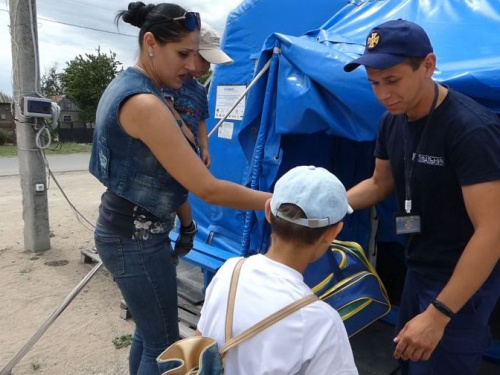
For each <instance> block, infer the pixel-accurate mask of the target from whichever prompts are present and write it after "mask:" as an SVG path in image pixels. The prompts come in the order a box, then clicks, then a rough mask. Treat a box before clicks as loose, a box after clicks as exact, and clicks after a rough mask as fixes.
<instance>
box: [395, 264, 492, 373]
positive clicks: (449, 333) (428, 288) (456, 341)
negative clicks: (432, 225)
mask: <svg viewBox="0 0 500 375" xmlns="http://www.w3.org/2000/svg"><path fill="white" fill-rule="evenodd" d="M471 272H472V271H471ZM445 284H446V283H445V282H442V281H436V280H430V279H428V278H425V277H423V276H421V275H419V274H418V273H416V272H415V271H411V270H408V272H407V274H406V280H405V286H404V289H403V296H402V298H401V305H400V309H399V317H398V322H397V324H396V327H395V332H396V334H398V333H399V331H400V330H401V329H402V328H403V327H404V325H405V324H406V322H408V321H409V320H411V319H412V318H413V317H414V316H416V315H418V314H420V313H422V312H423V311H425V309H427V307H428V306H429V304H430V302H431V301H432V300H433V299H434V298H436V297H437V295H438V294H439V293H440V292H441V290H442V289H443V288H444V286H445ZM499 285H500V263H499V264H497V267H496V268H495V269H494V270H493V272H492V274H491V275H490V277H489V278H488V279H487V280H486V282H485V283H484V284H483V286H482V287H481V288H480V289H479V290H478V291H477V292H476V293H475V294H474V295H473V296H472V297H471V298H470V299H469V301H468V302H467V303H466V304H465V305H464V307H462V309H460V311H459V312H458V313H457V314H455V316H454V317H453V319H451V321H450V323H448V325H447V326H446V328H445V331H444V335H443V338H442V339H441V341H440V342H439V344H438V346H437V347H436V349H435V350H434V351H433V353H432V355H431V357H430V358H429V360H428V361H418V362H411V361H400V365H401V373H402V374H403V375H473V374H476V373H477V372H478V371H479V368H480V366H481V361H482V356H483V353H484V351H485V350H486V349H487V348H488V347H489V346H490V344H491V334H490V327H489V323H488V320H489V317H490V315H491V312H492V311H493V309H494V308H495V305H496V302H497V301H498V298H499V295H500V287H499Z"/></svg>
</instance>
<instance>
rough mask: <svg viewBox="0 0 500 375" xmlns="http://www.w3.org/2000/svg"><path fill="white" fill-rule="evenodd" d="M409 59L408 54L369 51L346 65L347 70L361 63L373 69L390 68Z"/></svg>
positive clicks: (350, 70) (351, 69) (349, 70)
mask: <svg viewBox="0 0 500 375" xmlns="http://www.w3.org/2000/svg"><path fill="white" fill-rule="evenodd" d="M406 59H407V57H406V56H397V55H391V54H388V53H367V54H365V55H363V56H361V57H358V58H357V59H356V60H354V61H351V62H350V63H349V64H346V65H345V66H344V70H345V71H346V72H352V71H353V70H354V69H356V68H357V67H358V66H360V65H364V66H367V67H369V68H373V69H380V70H384V69H389V68H391V67H393V66H394V65H398V64H400V63H402V62H403V61H405V60H406Z"/></svg>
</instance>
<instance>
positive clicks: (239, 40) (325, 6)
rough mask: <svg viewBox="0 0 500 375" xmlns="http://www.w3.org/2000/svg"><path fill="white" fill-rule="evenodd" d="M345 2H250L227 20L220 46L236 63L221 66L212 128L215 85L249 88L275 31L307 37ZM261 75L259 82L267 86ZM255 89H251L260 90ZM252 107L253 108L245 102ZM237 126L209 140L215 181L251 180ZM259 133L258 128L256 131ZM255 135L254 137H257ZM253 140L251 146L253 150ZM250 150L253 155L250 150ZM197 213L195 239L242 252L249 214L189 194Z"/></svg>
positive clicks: (211, 96) (209, 124)
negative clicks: (225, 135)
mask: <svg viewBox="0 0 500 375" xmlns="http://www.w3.org/2000/svg"><path fill="white" fill-rule="evenodd" d="M345 4H346V1H345V0H313V1H309V2H293V3H290V2H289V1H286V0H246V1H243V2H242V4H241V5H240V6H238V7H237V8H236V9H234V10H233V11H232V12H231V13H230V14H229V16H228V19H227V23H226V28H225V32H224V35H223V36H222V39H221V48H222V49H223V50H224V51H225V52H226V53H227V54H228V55H229V56H231V57H232V58H233V59H234V64H232V65H230V66H217V67H216V68H215V70H214V74H213V76H212V82H211V84H210V89H209V110H210V114H211V116H212V117H211V118H210V119H208V120H207V128H208V130H211V129H212V128H213V127H214V126H215V125H216V124H217V122H218V120H219V119H216V118H213V116H214V113H215V107H216V92H217V87H218V86H221V85H248V84H249V83H250V82H251V81H252V78H253V76H254V73H255V72H256V71H258V70H256V63H257V61H258V58H259V57H260V56H261V50H262V45H263V43H264V41H265V40H266V38H267V37H268V36H269V35H271V34H272V33H274V32H282V33H285V34H288V35H296V36H299V35H303V34H304V33H305V32H307V31H309V30H312V29H315V28H317V27H318V25H321V24H323V23H324V22H326V21H327V20H328V19H329V18H330V17H331V16H332V15H333V14H335V13H336V12H337V11H338V10H340V9H341V8H342V7H343V6H344V5H345ZM265 82H266V77H263V78H262V79H261V81H260V82H259V83H264V88H265ZM259 89H260V87H254V88H253V89H252V91H258V90H259ZM247 106H249V104H247ZM227 121H228V122H231V123H233V124H234V134H233V136H232V139H225V138H219V137H218V136H217V132H216V133H215V134H214V135H213V136H212V137H211V138H210V154H211V158H212V166H211V168H210V170H211V172H212V173H213V174H214V176H216V177H217V178H221V179H225V180H229V181H233V182H236V183H239V184H244V183H245V182H246V181H247V180H248V177H249V172H250V165H249V160H248V159H247V157H246V156H245V153H244V152H243V151H242V145H241V144H240V143H239V141H238V135H239V132H240V128H241V121H239V120H227ZM255 129H257V128H255ZM255 136H256V131H255V133H251V135H250V138H249V139H251V138H252V137H253V138H255ZM254 144H255V142H254V141H250V143H249V147H253V146H254ZM250 152H252V151H250ZM190 201H191V203H192V207H193V214H194V217H195V219H196V220H197V223H198V227H199V233H198V235H197V238H198V239H199V240H201V241H204V242H207V243H209V244H211V245H213V246H216V247H219V248H221V249H224V250H228V251H232V252H235V254H240V253H241V241H242V233H243V228H244V223H245V216H246V213H245V212H244V211H238V210H233V209H228V208H223V207H217V206H210V205H207V204H205V203H204V202H202V201H201V200H200V199H198V198H197V197H194V196H191V197H190Z"/></svg>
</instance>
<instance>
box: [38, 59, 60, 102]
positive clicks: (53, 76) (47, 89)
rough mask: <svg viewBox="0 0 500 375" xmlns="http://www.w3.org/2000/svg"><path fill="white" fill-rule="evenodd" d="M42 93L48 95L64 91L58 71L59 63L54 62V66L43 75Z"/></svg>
mask: <svg viewBox="0 0 500 375" xmlns="http://www.w3.org/2000/svg"><path fill="white" fill-rule="evenodd" d="M42 93H43V95H45V96H46V97H51V96H54V95H61V94H63V93H64V92H63V88H62V84H61V79H60V78H59V73H57V64H54V66H52V67H51V68H49V70H48V71H47V72H46V73H45V74H44V75H43V76H42Z"/></svg>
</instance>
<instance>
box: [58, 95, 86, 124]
mask: <svg viewBox="0 0 500 375" xmlns="http://www.w3.org/2000/svg"><path fill="white" fill-rule="evenodd" d="M50 99H51V100H52V101H53V102H55V103H56V104H58V105H59V107H60V108H61V114H60V115H59V128H60V129H81V128H86V127H87V126H86V124H85V122H84V121H83V120H81V119H80V117H81V113H82V110H81V109H80V107H78V105H76V104H75V103H74V102H73V101H72V100H71V99H70V98H68V97H67V96H66V95H55V96H51V97H50Z"/></svg>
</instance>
